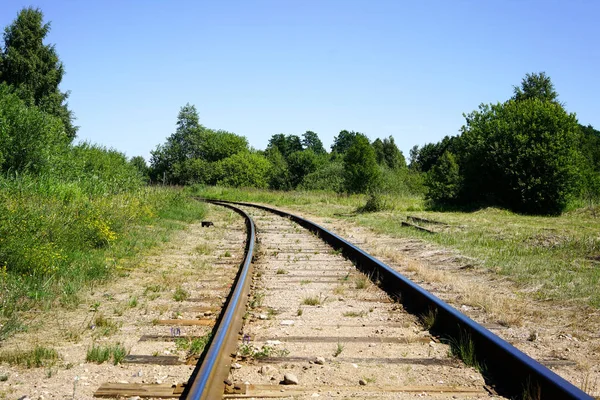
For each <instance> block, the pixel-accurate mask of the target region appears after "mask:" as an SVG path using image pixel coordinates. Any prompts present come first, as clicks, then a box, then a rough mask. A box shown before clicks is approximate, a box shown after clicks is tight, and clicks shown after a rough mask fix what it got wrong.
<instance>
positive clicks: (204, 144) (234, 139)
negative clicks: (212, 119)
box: [192, 127, 248, 161]
mask: <svg viewBox="0 0 600 400" xmlns="http://www.w3.org/2000/svg"><path fill="white" fill-rule="evenodd" d="M192 147H193V149H194V151H193V157H197V158H201V159H203V160H206V161H219V160H223V159H225V158H227V157H231V156H232V155H234V154H237V153H240V152H243V151H248V140H247V139H246V138H245V137H243V136H239V135H236V134H235V133H231V132H227V131H223V130H217V131H213V130H211V129H206V128H204V127H203V128H202V129H201V130H200V131H199V132H198V134H197V135H195V136H193V137H192Z"/></svg>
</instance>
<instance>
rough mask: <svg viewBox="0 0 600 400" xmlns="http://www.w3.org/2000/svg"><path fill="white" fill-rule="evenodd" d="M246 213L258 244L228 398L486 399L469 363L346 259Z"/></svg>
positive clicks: (297, 230) (289, 226)
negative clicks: (430, 332)
mask: <svg viewBox="0 0 600 400" xmlns="http://www.w3.org/2000/svg"><path fill="white" fill-rule="evenodd" d="M246 211H247V212H248V214H250V215H251V216H252V218H253V219H254V221H255V224H256V226H257V230H258V241H259V248H258V249H257V250H258V257H257V260H256V262H255V264H254V271H255V275H254V284H253V286H254V287H253V290H252V293H251V297H250V301H249V311H248V313H247V314H246V322H245V325H244V328H243V334H244V335H243V337H242V339H241V340H240V341H239V343H238V352H237V360H236V363H235V364H233V366H232V368H231V371H230V377H229V381H230V382H228V383H231V385H229V386H226V389H227V391H228V392H229V394H226V395H225V397H226V398H245V397H252V398H272V397H286V396H294V398H314V397H319V398H346V397H358V398H413V397H415V395H425V394H427V395H428V396H433V395H435V396H436V397H441V398H444V397H447V398H453V396H454V398H456V397H460V398H490V395H489V393H488V392H487V391H486V390H485V382H484V380H483V378H482V376H481V374H480V373H479V372H477V370H476V369H474V368H472V367H467V366H466V365H464V364H463V363H462V362H461V361H459V360H458V359H457V358H455V357H453V356H451V355H450V348H449V346H447V345H445V344H442V343H439V341H438V340H437V339H436V338H434V337H431V336H430V335H429V333H428V332H427V331H426V330H424V328H423V326H422V324H421V322H420V321H419V320H418V318H416V317H415V316H413V315H411V314H408V313H407V312H405V311H404V309H403V308H402V307H401V306H399V305H398V304H396V303H394V302H393V301H392V300H391V299H390V298H389V297H388V296H387V295H386V293H385V292H383V291H382V290H381V289H379V288H378V287H377V286H375V285H374V284H373V283H371V281H370V280H369V277H367V276H365V275H363V274H362V273H360V272H359V271H358V270H357V269H356V268H355V267H354V265H353V264H352V263H351V262H350V261H348V260H346V259H345V258H343V257H342V256H341V255H340V254H337V252H335V251H333V249H332V248H331V247H329V246H328V245H326V244H325V243H324V242H323V241H322V240H321V239H319V238H318V237H316V236H314V235H312V234H311V233H310V232H308V231H307V230H305V229H304V228H301V227H300V226H299V225H297V224H295V223H293V222H291V221H290V220H289V219H286V218H282V217H279V216H275V215H273V214H270V213H266V212H264V211H260V210H255V209H250V208H247V209H246ZM286 375H287V378H292V379H293V378H294V377H292V376H290V375H295V377H296V378H297V381H298V382H297V384H296V385H289V384H284V383H285V382H284V381H285V376H286Z"/></svg>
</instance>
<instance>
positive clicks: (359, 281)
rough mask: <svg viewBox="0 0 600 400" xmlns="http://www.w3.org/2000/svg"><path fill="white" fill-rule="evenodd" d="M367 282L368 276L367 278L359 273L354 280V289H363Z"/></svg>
mask: <svg viewBox="0 0 600 400" xmlns="http://www.w3.org/2000/svg"><path fill="white" fill-rule="evenodd" d="M368 282H369V278H367V277H366V276H365V275H360V276H358V277H357V278H356V280H355V281H354V287H355V288H356V289H365V288H366V287H367V284H368Z"/></svg>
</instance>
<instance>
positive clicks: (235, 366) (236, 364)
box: [231, 363, 242, 369]
mask: <svg viewBox="0 0 600 400" xmlns="http://www.w3.org/2000/svg"><path fill="white" fill-rule="evenodd" d="M231 368H233V369H240V368H242V365H241V364H238V363H233V364H231Z"/></svg>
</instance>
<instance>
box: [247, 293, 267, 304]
mask: <svg viewBox="0 0 600 400" xmlns="http://www.w3.org/2000/svg"><path fill="white" fill-rule="evenodd" d="M264 300H265V294H264V293H263V292H256V293H254V295H253V296H252V300H250V304H249V306H250V308H258V307H262V305H263V301H264Z"/></svg>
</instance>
